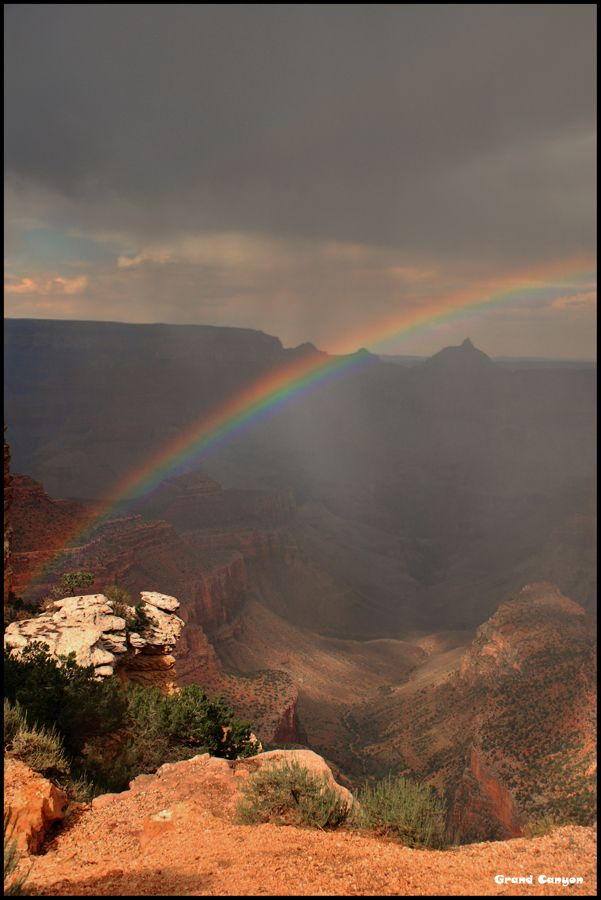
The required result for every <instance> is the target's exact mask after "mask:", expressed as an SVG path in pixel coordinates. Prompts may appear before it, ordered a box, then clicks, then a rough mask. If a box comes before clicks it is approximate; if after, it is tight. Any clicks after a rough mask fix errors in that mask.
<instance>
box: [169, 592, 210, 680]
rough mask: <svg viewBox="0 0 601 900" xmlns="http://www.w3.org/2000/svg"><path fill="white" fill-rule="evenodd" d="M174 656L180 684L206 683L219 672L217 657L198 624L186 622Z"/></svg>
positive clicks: (185, 612)
mask: <svg viewBox="0 0 601 900" xmlns="http://www.w3.org/2000/svg"><path fill="white" fill-rule="evenodd" d="M186 614H187V610H184V613H183V615H186ZM174 656H175V660H176V670H177V682H178V684H180V685H183V684H206V683H207V682H208V681H211V680H212V679H213V678H214V677H215V676H217V675H218V674H219V673H220V672H221V663H220V661H219V657H218V656H217V654H216V653H215V650H214V648H213V645H212V644H210V643H209V639H208V637H207V636H206V634H205V633H204V631H203V629H202V627H201V626H200V625H195V624H193V623H191V622H187V623H186V626H185V627H184V629H183V631H182V634H181V638H180V640H179V642H178V645H177V647H176V650H175V653H174Z"/></svg>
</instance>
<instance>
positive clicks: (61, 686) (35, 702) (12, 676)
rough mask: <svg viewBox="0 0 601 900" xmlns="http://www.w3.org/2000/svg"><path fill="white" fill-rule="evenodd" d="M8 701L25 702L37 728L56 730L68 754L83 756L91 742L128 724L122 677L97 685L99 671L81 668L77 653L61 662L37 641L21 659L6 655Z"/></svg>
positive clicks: (8, 653) (92, 668)
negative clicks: (125, 720)
mask: <svg viewBox="0 0 601 900" xmlns="http://www.w3.org/2000/svg"><path fill="white" fill-rule="evenodd" d="M4 696H5V698H6V699H7V700H9V702H10V703H11V705H14V704H15V703H17V702H18V703H19V704H20V706H21V707H22V708H23V710H24V712H25V714H26V716H27V720H28V722H29V724H30V725H31V726H33V725H36V726H38V727H44V728H46V729H49V730H51V729H52V728H56V732H57V734H58V735H59V736H60V737H61V738H62V740H63V742H64V746H65V749H66V750H67V751H68V752H69V753H71V754H78V753H81V751H82V750H83V747H84V746H85V743H86V741H87V740H89V739H90V738H91V737H93V736H95V735H98V734H107V733H109V732H110V731H112V730H113V729H114V728H116V727H118V725H119V724H120V723H121V721H122V720H123V717H124V714H125V699H124V697H123V694H122V691H121V689H120V684H119V680H118V679H117V678H107V679H105V680H103V681H96V680H95V678H94V666H91V665H90V666H86V667H84V666H78V665H77V663H76V661H75V653H70V654H69V656H68V657H61V660H60V661H59V660H57V659H55V658H54V657H52V656H51V655H50V653H49V652H48V645H47V644H43V643H40V642H39V641H34V642H32V643H31V644H28V645H27V647H25V648H24V649H23V650H22V652H21V654H20V656H13V655H12V654H11V653H10V650H9V649H7V648H5V650H4Z"/></svg>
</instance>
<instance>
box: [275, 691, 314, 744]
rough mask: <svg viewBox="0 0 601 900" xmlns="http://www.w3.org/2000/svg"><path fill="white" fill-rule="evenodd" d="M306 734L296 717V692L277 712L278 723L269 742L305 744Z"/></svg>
mask: <svg viewBox="0 0 601 900" xmlns="http://www.w3.org/2000/svg"><path fill="white" fill-rule="evenodd" d="M306 742H307V735H306V732H305V729H304V728H303V726H302V725H301V723H300V720H299V717H298V694H295V695H294V697H292V698H291V699H290V700H289V701H288V702H287V703H286V705H285V706H284V709H283V710H282V711H281V712H280V713H279V717H278V724H277V726H276V729H275V731H274V733H273V736H272V738H271V741H270V743H272V744H305V743H306Z"/></svg>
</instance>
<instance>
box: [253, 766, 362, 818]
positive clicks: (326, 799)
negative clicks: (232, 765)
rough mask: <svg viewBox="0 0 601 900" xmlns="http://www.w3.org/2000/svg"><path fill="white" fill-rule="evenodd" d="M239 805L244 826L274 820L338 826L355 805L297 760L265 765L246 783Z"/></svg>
mask: <svg viewBox="0 0 601 900" xmlns="http://www.w3.org/2000/svg"><path fill="white" fill-rule="evenodd" d="M242 792H243V794H244V797H243V799H242V800H241V801H240V802H239V803H238V805H237V807H236V819H237V821H238V823H239V824H241V825H254V824H261V823H263V822H273V823H274V824H276V825H299V826H313V827H315V826H317V827H319V828H324V829H325V828H336V827H338V826H339V825H342V824H344V823H345V822H346V821H347V820H348V818H349V815H350V814H351V812H352V804H349V802H348V801H347V800H346V799H345V798H343V797H341V796H340V794H339V792H338V791H337V790H336V788H335V787H333V786H332V785H331V784H328V781H327V779H326V778H325V776H323V775H316V774H313V773H311V772H309V770H308V769H307V768H305V767H304V766H301V765H300V763H299V762H298V761H297V760H292V761H290V762H286V763H283V764H278V763H276V762H273V763H271V764H268V765H266V766H263V767H262V768H261V769H259V770H258V772H256V773H255V774H254V775H252V776H251V778H250V779H249V781H248V782H247V783H246V784H244V785H243V787H242Z"/></svg>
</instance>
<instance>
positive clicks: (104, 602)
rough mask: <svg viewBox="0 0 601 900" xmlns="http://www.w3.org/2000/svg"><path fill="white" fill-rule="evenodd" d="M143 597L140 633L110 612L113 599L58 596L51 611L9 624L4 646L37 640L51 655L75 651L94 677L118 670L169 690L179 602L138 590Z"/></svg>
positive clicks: (172, 680)
mask: <svg viewBox="0 0 601 900" xmlns="http://www.w3.org/2000/svg"><path fill="white" fill-rule="evenodd" d="M142 601H143V604H144V612H145V613H146V616H147V618H148V620H149V621H148V625H146V626H144V627H143V628H141V629H140V631H141V632H142V633H138V632H135V631H132V630H130V629H129V628H128V627H127V623H126V621H125V619H123V618H121V616H117V615H115V614H114V601H112V600H108V599H107V598H106V597H105V596H104V595H103V594H91V595H88V596H78V597H69V598H67V599H65V600H57V601H56V603H55V606H57V607H58V610H57V611H56V612H49V613H45V614H44V615H41V616H39V617H38V618H37V619H26V620H24V621H20V622H12V623H11V624H10V625H9V626H8V628H7V630H6V632H5V636H4V644H5V646H11V647H12V648H13V653H16V654H19V653H20V652H21V650H22V649H23V648H24V647H26V646H27V645H28V644H30V643H31V642H32V641H41V642H44V643H46V644H48V647H49V651H50V653H51V655H52V656H54V657H56V658H58V657H59V656H60V655H67V654H69V653H70V652H71V651H74V652H75V658H76V661H77V663H78V664H79V665H81V666H89V665H93V666H94V671H95V674H96V677H98V678H102V677H108V676H110V675H113V674H117V675H118V676H119V678H120V679H121V681H122V682H123V683H124V682H125V681H127V680H130V681H133V682H134V683H136V684H142V685H150V686H153V687H160V688H161V689H162V690H172V689H173V687H174V686H175V684H176V675H175V659H174V657H173V656H172V655H171V654H172V652H173V650H174V649H175V645H176V643H177V640H178V638H179V636H180V634H181V631H182V628H183V626H184V623H183V622H182V620H181V619H180V618H179V617H178V616H176V615H175V610H176V609H178V608H179V601H178V600H176V599H175V597H168V596H166V595H165V594H159V593H156V592H153V591H143V592H142Z"/></svg>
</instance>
